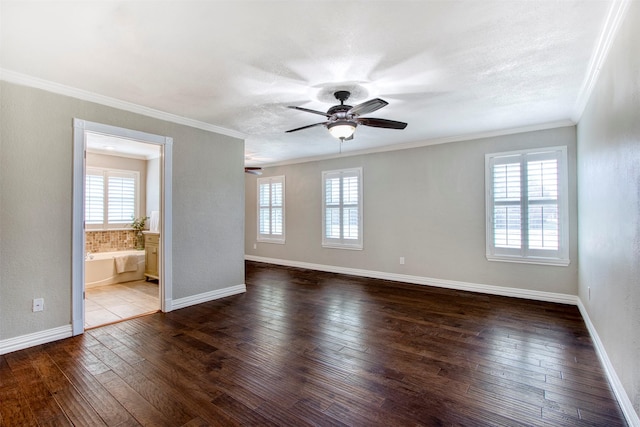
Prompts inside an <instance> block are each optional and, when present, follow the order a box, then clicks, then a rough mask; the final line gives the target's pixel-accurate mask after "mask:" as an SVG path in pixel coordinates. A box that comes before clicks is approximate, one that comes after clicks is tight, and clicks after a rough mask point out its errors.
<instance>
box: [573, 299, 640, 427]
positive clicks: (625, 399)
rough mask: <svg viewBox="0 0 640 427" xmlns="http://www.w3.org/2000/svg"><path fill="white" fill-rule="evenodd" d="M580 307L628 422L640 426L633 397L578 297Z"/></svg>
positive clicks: (633, 425) (636, 426)
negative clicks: (619, 376) (629, 394)
mask: <svg viewBox="0 0 640 427" xmlns="http://www.w3.org/2000/svg"><path fill="white" fill-rule="evenodd" d="M578 309H579V310H580V314H582V318H583V319H584V323H585V324H586V325H587V329H588V330H589V334H590V335H591V339H592V340H593V345H594V346H595V348H596V353H598V357H599V358H600V362H602V365H603V367H604V370H605V373H606V375H607V378H608V379H609V384H610V385H611V388H612V389H613V393H614V394H615V395H616V398H617V399H618V403H619V404H620V407H621V408H622V412H623V413H624V416H625V418H626V419H627V422H628V423H629V425H630V426H632V427H640V417H638V414H637V413H636V411H635V409H634V408H633V403H631V399H629V396H628V395H627V392H626V391H625V389H624V387H623V386H622V382H621V381H620V378H618V374H616V371H615V369H613V365H612V364H611V360H610V359H609V356H608V355H607V351H606V350H605V348H604V345H603V344H602V341H600V337H599V336H598V331H596V328H595V326H594V325H593V323H592V322H591V318H590V317H589V313H588V312H587V309H586V307H585V306H584V304H583V303H582V300H581V299H580V298H578Z"/></svg>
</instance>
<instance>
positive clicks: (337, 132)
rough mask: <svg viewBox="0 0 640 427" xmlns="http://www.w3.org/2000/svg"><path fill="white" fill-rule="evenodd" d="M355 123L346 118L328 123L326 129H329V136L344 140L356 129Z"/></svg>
mask: <svg viewBox="0 0 640 427" xmlns="http://www.w3.org/2000/svg"><path fill="white" fill-rule="evenodd" d="M356 125H357V123H355V122H351V121H348V120H338V121H336V122H333V123H329V124H328V125H327V129H329V133H331V136H333V137H334V138H338V139H342V140H345V139H347V138H350V137H351V136H352V135H353V133H354V132H355V131H356Z"/></svg>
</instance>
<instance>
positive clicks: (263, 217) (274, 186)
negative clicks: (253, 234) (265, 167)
mask: <svg viewBox="0 0 640 427" xmlns="http://www.w3.org/2000/svg"><path fill="white" fill-rule="evenodd" d="M258 241H259V242H271V243H284V176H273V177H270V178H258Z"/></svg>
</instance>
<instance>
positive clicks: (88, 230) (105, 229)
mask: <svg viewBox="0 0 640 427" xmlns="http://www.w3.org/2000/svg"><path fill="white" fill-rule="evenodd" d="M84 231H85V232H87V233H89V232H91V231H134V229H133V228H85V229H84Z"/></svg>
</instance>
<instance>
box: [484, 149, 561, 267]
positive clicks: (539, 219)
mask: <svg viewBox="0 0 640 427" xmlns="http://www.w3.org/2000/svg"><path fill="white" fill-rule="evenodd" d="M566 163H567V160H566V147H554V148H548V149H541V150H535V151H518V152H510V153H498V154H488V155H487V156H486V169H487V177H486V182H487V258H488V259H489V260H502V261H516V262H535V263H545V264H557V265H568V263H569V256H568V247H567V245H568V212H567V191H568V190H567V188H568V184H567V170H566Z"/></svg>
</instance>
